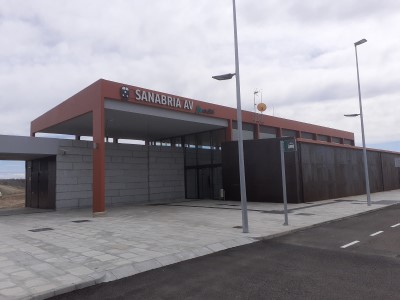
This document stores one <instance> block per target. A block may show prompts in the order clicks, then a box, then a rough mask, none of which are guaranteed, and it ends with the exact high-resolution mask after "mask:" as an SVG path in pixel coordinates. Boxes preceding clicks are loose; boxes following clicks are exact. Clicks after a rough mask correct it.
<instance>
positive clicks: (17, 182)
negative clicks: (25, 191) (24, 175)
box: [0, 179, 25, 188]
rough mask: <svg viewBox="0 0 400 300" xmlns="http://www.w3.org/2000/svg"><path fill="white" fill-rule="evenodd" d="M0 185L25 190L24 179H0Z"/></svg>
mask: <svg viewBox="0 0 400 300" xmlns="http://www.w3.org/2000/svg"><path fill="white" fill-rule="evenodd" d="M0 185H5V186H10V187H16V188H25V179H0Z"/></svg>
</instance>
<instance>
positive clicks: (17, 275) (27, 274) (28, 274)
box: [10, 270, 37, 280]
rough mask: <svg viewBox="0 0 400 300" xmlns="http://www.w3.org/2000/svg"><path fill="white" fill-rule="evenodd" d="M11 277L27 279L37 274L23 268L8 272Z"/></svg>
mask: <svg viewBox="0 0 400 300" xmlns="http://www.w3.org/2000/svg"><path fill="white" fill-rule="evenodd" d="M10 275H11V276H12V277H15V278H16V279H17V280H21V279H27V278H32V277H35V276H37V275H36V274H34V273H32V272H31V271H27V270H23V271H19V272H15V273H11V274H10Z"/></svg>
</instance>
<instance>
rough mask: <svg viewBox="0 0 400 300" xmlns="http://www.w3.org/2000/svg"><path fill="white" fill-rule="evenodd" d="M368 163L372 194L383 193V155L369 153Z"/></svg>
mask: <svg viewBox="0 0 400 300" xmlns="http://www.w3.org/2000/svg"><path fill="white" fill-rule="evenodd" d="M367 161H368V174H369V188H370V191H371V193H376V192H382V191H383V175H382V163H381V154H380V153H379V152H375V151H367ZM363 170H364V168H363ZM364 177H365V176H364Z"/></svg>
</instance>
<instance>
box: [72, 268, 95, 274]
mask: <svg viewBox="0 0 400 300" xmlns="http://www.w3.org/2000/svg"><path fill="white" fill-rule="evenodd" d="M67 272H68V273H71V274H72V275H76V276H81V275H88V274H92V273H93V272H94V271H93V270H91V269H89V268H86V267H77V268H73V269H68V270H67Z"/></svg>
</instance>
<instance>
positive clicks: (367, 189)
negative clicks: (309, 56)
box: [345, 39, 371, 206]
mask: <svg viewBox="0 0 400 300" xmlns="http://www.w3.org/2000/svg"><path fill="white" fill-rule="evenodd" d="M366 42H367V40H366V39H362V40H359V41H358V42H355V43H354V49H355V52H356V66H357V83H358V101H359V104H360V113H359V114H350V115H345V116H346V117H355V116H360V120H361V135H362V143H363V161H364V174H365V188H366V191H367V204H368V206H371V192H370V188H369V174H368V160H367V148H366V147H365V133H364V118H363V110H362V102H361V88H360V72H359V70H358V56H357V46H359V45H361V44H364V43H366Z"/></svg>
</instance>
